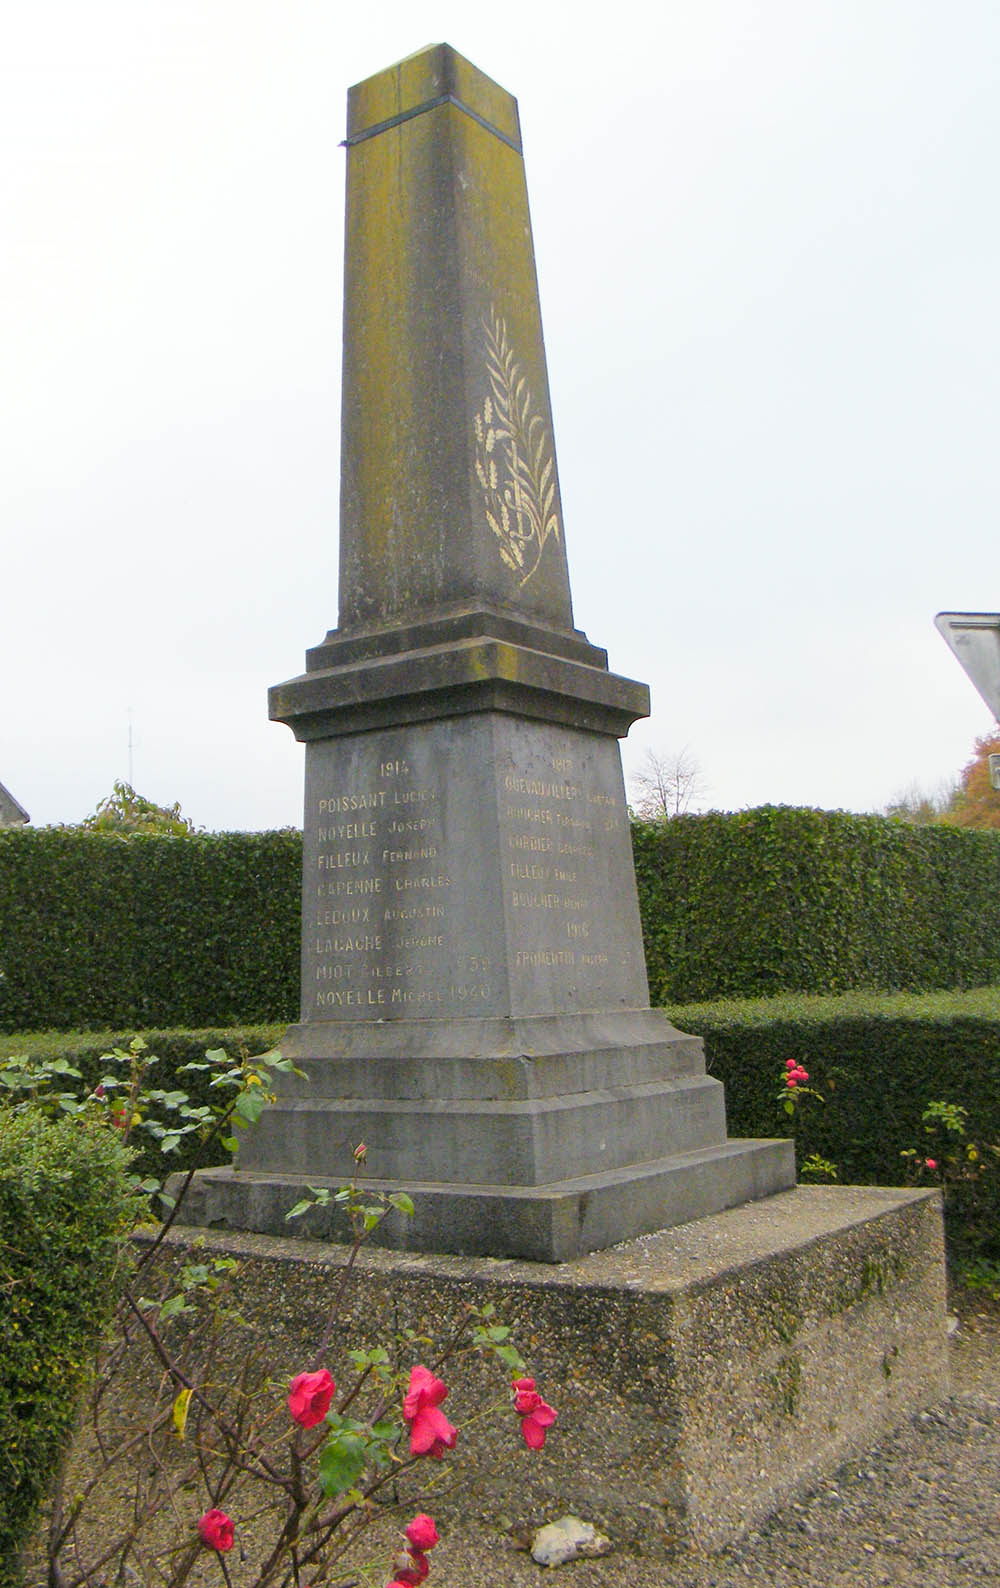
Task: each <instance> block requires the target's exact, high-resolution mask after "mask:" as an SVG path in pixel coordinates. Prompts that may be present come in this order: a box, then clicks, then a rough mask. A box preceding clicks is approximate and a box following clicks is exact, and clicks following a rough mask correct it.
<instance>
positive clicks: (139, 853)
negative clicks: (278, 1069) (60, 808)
mask: <svg viewBox="0 0 1000 1588" xmlns="http://www.w3.org/2000/svg"><path fill="white" fill-rule="evenodd" d="M301 865H302V836H301V834H300V833H297V832H291V831H287V832H276V833H215V834H197V835H195V836H193V837H189V838H172V837H158V836H157V837H153V836H146V837H143V836H133V837H129V838H120V837H116V836H113V835H108V834H104V833H89V832H80V831H78V830H75V829H70V828H38V829H32V828H24V829H21V830H18V831H13V832H0V973H2V980H0V1030H6V1031H24V1030H29V1029H32V1028H38V1027H74V1028H79V1027H81V1026H95V1027H96V1026H104V1025H112V1024H113V1025H123V1026H125V1025H128V1026H132V1027H133V1028H139V1027H143V1028H144V1027H148V1026H151V1025H165V1026H181V1025H196V1026H197V1025H207V1024H209V1023H212V1024H230V1023H232V1022H236V1021H279V1020H282V1021H287V1020H289V1019H292V1018H294V1016H295V1014H296V1012H297V1008H298V992H299V939H300V874H301Z"/></svg>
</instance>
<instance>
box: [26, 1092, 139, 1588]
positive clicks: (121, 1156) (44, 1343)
mask: <svg viewBox="0 0 1000 1588" xmlns="http://www.w3.org/2000/svg"><path fill="white" fill-rule="evenodd" d="M129 1158H130V1154H129V1153H128V1152H126V1151H124V1150H123V1149H122V1147H121V1146H120V1144H119V1143H118V1142H117V1141H115V1140H114V1139H113V1136H112V1134H111V1133H110V1132H109V1131H107V1130H106V1129H101V1128H99V1127H97V1126H94V1127H93V1128H85V1127H83V1126H82V1125H81V1123H80V1122H79V1121H78V1120H74V1119H62V1120H56V1121H50V1120H47V1119H45V1118H44V1117H43V1115H42V1114H41V1113H40V1112H39V1111H37V1110H34V1109H32V1110H28V1111H26V1112H24V1113H21V1114H15V1113H14V1112H13V1111H12V1110H10V1109H0V1295H2V1298H3V1304H2V1306H0V1584H2V1585H3V1588H10V1585H12V1584H15V1583H17V1582H18V1581H19V1569H18V1560H19V1557H20V1554H21V1551H22V1549H23V1547H24V1544H25V1542H26V1540H27V1537H28V1535H29V1533H30V1531H31V1528H32V1525H33V1523H34V1522H35V1520H36V1518H37V1514H38V1509H39V1506H40V1504H41V1502H42V1500H43V1499H44V1498H45V1495H46V1493H47V1492H48V1490H49V1489H50V1487H51V1485H52V1483H53V1481H54V1479H55V1476H56V1473H57V1471H58V1468H59V1464H60V1461H61V1459H62V1456H63V1454H64V1452H65V1450H66V1447H67V1444H68V1442H69V1437H70V1434H71V1432H72V1428H73V1421H74V1416H75V1412H76V1405H77V1400H78V1397H79V1394H80V1391H81V1389H82V1387H83V1384H84V1382H85V1380H86V1377H87V1372H88V1363H89V1361H90V1357H91V1353H92V1351H93V1348H94V1346H95V1344H96V1342H97V1339H98V1337H99V1335H100V1332H101V1329H102V1326H103V1325H104V1323H105V1322H106V1321H107V1319H108V1318H109V1317H110V1315H111V1311H112V1307H113V1305H114V1300H115V1294H116V1282H117V1279H118V1276H119V1272H120V1267H121V1264H122V1261H123V1247H122V1242H121V1237H122V1234H123V1232H124V1231H125V1229H126V1228H127V1227H129V1226H130V1225H131V1222H132V1219H131V1214H130V1203H131V1202H132V1198H131V1194H130V1191H129V1187H128V1175H127V1168H128V1163H129ZM133 1205H134V1204H133Z"/></svg>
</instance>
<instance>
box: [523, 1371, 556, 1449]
mask: <svg viewBox="0 0 1000 1588" xmlns="http://www.w3.org/2000/svg"><path fill="white" fill-rule="evenodd" d="M514 1410H515V1411H516V1412H517V1414H518V1416H519V1417H520V1418H521V1433H522V1434H523V1435H524V1442H525V1444H526V1445H527V1446H528V1448H529V1450H541V1448H542V1446H543V1445H544V1443H545V1430H546V1429H547V1428H551V1427H552V1424H553V1423H554V1422H555V1420H556V1415H557V1414H556V1412H555V1411H554V1410H553V1409H552V1407H551V1406H549V1405H548V1404H547V1402H545V1401H543V1400H542V1397H541V1396H540V1395H539V1393H538V1391H537V1390H536V1389H535V1381H534V1379H533V1378H516V1379H515V1380H514Z"/></svg>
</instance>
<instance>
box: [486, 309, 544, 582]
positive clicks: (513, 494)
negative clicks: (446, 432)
mask: <svg viewBox="0 0 1000 1588" xmlns="http://www.w3.org/2000/svg"><path fill="white" fill-rule="evenodd" d="M483 329H484V332H485V347H486V375H487V379H488V381H489V388H490V390H489V394H488V396H487V397H486V398H485V400H484V402H483V407H482V411H481V412H477V414H476V415H475V418H474V421H473V428H474V430H475V437H476V459H475V468H476V478H477V479H478V481H479V484H480V486H481V488H482V491H483V497H484V504H485V512H486V521H487V523H488V524H489V526H490V529H491V530H492V532H493V534H494V535H495V536H496V539H497V546H498V550H499V552H500V556H501V558H502V560H503V561H504V562H505V563H506V565H507V566H508V567H509V568H510V569H511V570H512V571H513V572H515V573H518V574H520V575H521V577H520V580H519V586H522V587H523V586H524V585H525V584H527V582H528V580H529V579H530V578H531V576H532V574H533V573H534V572H535V569H536V568H537V567H538V564H539V561H540V559H541V555H542V552H543V550H544V549H545V543H546V541H547V540H548V538H549V536H550V535H551V536H553V537H554V539H556V540H558V539H559V516H558V514H557V513H556V510H555V494H556V481H555V455H554V453H553V450H552V443H551V441H550V439H549V436H548V433H547V431H546V428H545V422H544V420H543V419H542V416H541V415H540V414H539V413H538V412H537V410H536V409H535V406H534V403H533V400H532V396H531V391H530V388H529V386H528V383H527V381H526V379H525V377H524V376H523V375H522V374H521V371H520V367H519V365H518V363H517V361H516V359H515V358H514V352H513V349H512V348H511V346H510V342H509V340H508V337H507V326H506V323H505V321H504V320H503V319H502V318H501V317H500V315H498V314H497V312H496V310H495V309H493V308H491V310H490V316H489V319H484V321H483ZM498 457H499V459H500V462H499V464H498Z"/></svg>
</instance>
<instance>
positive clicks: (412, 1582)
mask: <svg viewBox="0 0 1000 1588" xmlns="http://www.w3.org/2000/svg"><path fill="white" fill-rule="evenodd" d="M430 1569H431V1563H430V1561H429V1560H428V1559H427V1556H426V1555H425V1554H424V1553H423V1551H422V1550H419V1549H408V1550H406V1552H405V1553H403V1554H399V1555H397V1556H396V1561H395V1564H394V1566H393V1568H392V1570H393V1579H392V1580H393V1582H398V1583H403V1584H404V1585H405V1588H420V1584H421V1583H422V1582H423V1581H424V1579H425V1578H426V1576H427V1573H428V1572H429V1571H430Z"/></svg>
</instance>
